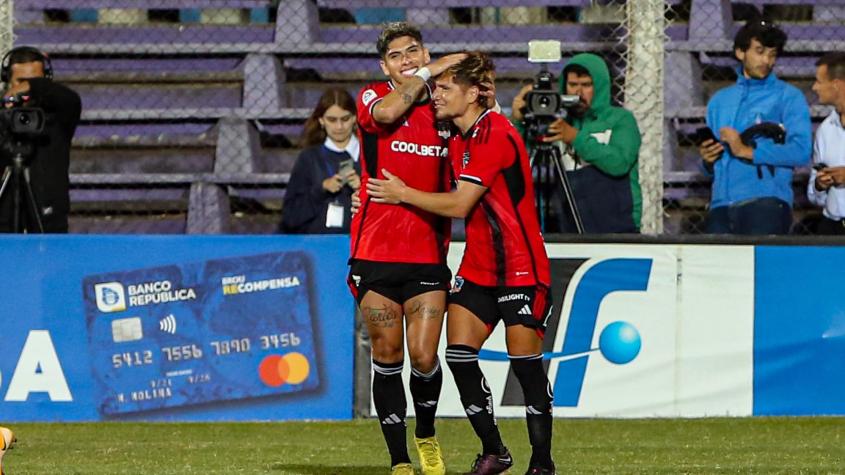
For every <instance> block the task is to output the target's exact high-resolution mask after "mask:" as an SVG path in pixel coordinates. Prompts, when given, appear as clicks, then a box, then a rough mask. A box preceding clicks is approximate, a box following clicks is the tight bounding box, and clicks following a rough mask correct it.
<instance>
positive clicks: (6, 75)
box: [0, 46, 53, 84]
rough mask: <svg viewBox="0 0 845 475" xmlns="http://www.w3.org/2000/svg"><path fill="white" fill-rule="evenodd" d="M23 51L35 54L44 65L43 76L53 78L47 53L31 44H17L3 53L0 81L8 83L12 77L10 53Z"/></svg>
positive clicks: (51, 65) (0, 64)
mask: <svg viewBox="0 0 845 475" xmlns="http://www.w3.org/2000/svg"><path fill="white" fill-rule="evenodd" d="M24 52H29V53H33V54H35V55H37V56H38V57H39V59H38V60H36V61H41V64H43V65H44V77H45V78H47V79H53V64H52V63H50V57H49V56H47V54H45V53H43V52H42V51H41V50H40V49H38V48H35V47H33V46H18V47H16V48H12V49H10V50H9V51H8V52H7V53H6V54H5V55H3V61H2V62H0V82H2V83H4V84H9V81H10V80H11V79H12V55H13V54H16V53H24Z"/></svg>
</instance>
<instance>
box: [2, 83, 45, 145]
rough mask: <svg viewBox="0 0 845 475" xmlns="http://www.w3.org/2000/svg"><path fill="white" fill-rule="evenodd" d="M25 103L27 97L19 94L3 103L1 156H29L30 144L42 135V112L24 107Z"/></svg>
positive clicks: (43, 118) (43, 119)
mask: <svg viewBox="0 0 845 475" xmlns="http://www.w3.org/2000/svg"><path fill="white" fill-rule="evenodd" d="M27 101H28V97H27V96H24V95H20V94H19V95H17V96H14V97H11V98H7V99H5V100H4V101H3V102H4V103H3V106H4V107H3V108H2V109H0V152H2V154H3V155H11V156H14V155H23V156H28V155H31V154H32V145H31V143H30V142H31V141H32V140H33V139H35V138H37V137H39V136H41V135H43V134H44V122H45V116H44V111H43V110H42V109H39V108H37V107H25V106H24V104H26V102H27ZM9 105H11V108H10V107H9Z"/></svg>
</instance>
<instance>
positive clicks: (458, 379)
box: [446, 345, 505, 455]
mask: <svg viewBox="0 0 845 475" xmlns="http://www.w3.org/2000/svg"><path fill="white" fill-rule="evenodd" d="M446 363H447V364H448V365H449V369H450V370H451V371H452V375H453V376H454V377H455V384H457V386H458V392H459V393H460V394H461V403H462V404H463V406H464V411H466V413H467V418H469V422H470V424H472V428H473V429H474V430H475V433H476V435H478V437H479V438H480V439H481V444H482V451H483V452H484V453H485V454H497V455H500V454H503V453H505V445H504V444H503V443H502V437H501V436H500V435H499V427H498V426H497V425H496V418H495V416H494V415H493V395H492V394H490V386H488V385H487V380H486V379H485V378H484V373H482V372H481V368H480V367H479V366H478V350H476V349H474V348H472V347H469V346H465V345H449V346H447V347H446Z"/></svg>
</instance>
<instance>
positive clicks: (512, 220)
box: [367, 52, 555, 475]
mask: <svg viewBox="0 0 845 475" xmlns="http://www.w3.org/2000/svg"><path fill="white" fill-rule="evenodd" d="M493 68H494V67H493V63H492V61H491V60H490V58H489V57H488V56H487V55H486V54H484V53H480V52H474V53H469V54H468V56H467V57H466V59H464V60H462V61H461V62H460V63H458V64H457V65H454V66H452V67H450V68H448V69H447V70H446V71H445V72H444V73H443V74H442V75H440V76H439V77H437V80H436V85H437V88H436V89H435V92H434V105H435V109H436V111H437V118H438V119H440V120H451V121H452V123H453V124H454V125H455V127H456V129H457V133H455V134H453V136H452V137H451V138H450V139H449V157H450V161H451V163H452V169H453V173H454V176H456V177H457V180H458V181H457V185H456V187H455V189H454V190H452V191H445V192H432V191H427V190H420V189H418V188H416V187H414V186H413V185H411V184H409V183H406V182H405V181H404V180H403V179H401V178H400V177H398V176H396V175H394V174H393V173H391V171H390V170H388V169H383V170H382V173H383V174H384V176H385V179H371V180H370V181H369V183H368V184H367V191H368V193H369V194H370V196H371V199H372V200H373V201H376V202H379V203H388V204H393V205H395V206H397V207H405V206H408V205H410V206H414V207H416V208H418V209H420V210H423V211H427V212H430V213H435V214H438V215H441V216H444V217H450V218H466V250H465V252H464V256H463V260H462V261H461V267H460V269H459V271H458V273H457V276H456V277H455V287H454V288H453V289H452V291H451V293H450V295H449V311H448V315H449V317H448V321H447V324H446V334H447V340H448V346H447V348H446V362H447V363H448V365H449V368H450V369H451V370H452V374H453V375H454V377H455V383H456V384H457V386H458V391H459V392H460V394H461V402H462V404H463V406H464V409H465V410H466V413H467V415H468V417H469V420H470V423H471V424H472V427H473V429H474V430H475V433H476V434H477V435H478V437H479V438H480V439H481V442H482V453H481V454H479V455H478V457H477V458H476V460H475V463H473V466H472V472H471V473H472V474H478V475H487V474H496V473H502V472H504V471H506V470H508V469H509V468H510V467H511V466H512V465H513V459H512V457H511V455H510V452H509V451H508V449H507V448H506V447H505V445H504V443H503V442H502V438H501V436H500V434H499V430H498V427H497V426H496V420H495V417H494V415H493V398H492V395H491V392H490V389H489V386H488V385H487V381H486V379H485V377H484V374H483V373H482V371H481V368H480V367H479V364H478V352H479V350H480V349H481V346H482V345H483V344H484V342H485V341H486V340H487V338H488V337H489V336H490V334H491V332H492V331H493V328H495V326H496V325H497V324H498V323H499V320H503V321H504V324H505V327H506V339H507V347H508V356H509V359H510V362H511V367H512V368H513V371H514V373H515V374H516V377H517V378H518V379H519V382H520V385H521V386H522V391H523V394H524V395H525V411H526V418H527V423H528V436H529V439H530V441H531V446H532V449H533V451H532V455H531V461H530V464H529V469H528V472H527V473H528V474H552V473H554V472H555V466H554V462H553V461H552V458H551V442H552V399H553V398H552V391H551V385H550V384H549V381H548V378H547V377H546V372H545V370H544V368H543V359H542V358H543V356H542V351H541V350H542V342H543V335H544V332H545V325H546V320H547V317H548V315H549V314H550V313H551V302H550V300H549V286H550V283H551V277H550V271H549V259H548V257H547V256H546V251H545V245H544V242H543V237H542V235H541V233H540V225H539V223H538V220H537V210H536V207H535V205H534V199H533V196H534V192H533V184H532V178H531V168H530V165H529V163H528V156H527V154H526V151H525V145H524V144H523V142H522V139H521V137H520V135H519V132H517V130H516V129H515V128H514V127H513V126H512V125H511V124H510V122H509V121H508V119H507V118H506V117H504V116H502V115H501V114H498V113H496V112H494V111H492V110H490V109H489V103H488V102H489V98H488V97H485V95H484V93H485V92H486V91H485V89H486V88H487V87H488V86H487V85H488V84H489V83H490V81H491V78H492V76H493V70H494V69H493Z"/></svg>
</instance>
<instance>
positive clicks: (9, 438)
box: [0, 427, 16, 475]
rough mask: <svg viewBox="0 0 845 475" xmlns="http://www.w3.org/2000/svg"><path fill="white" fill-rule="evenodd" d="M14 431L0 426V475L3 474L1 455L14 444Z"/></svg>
mask: <svg viewBox="0 0 845 475" xmlns="http://www.w3.org/2000/svg"><path fill="white" fill-rule="evenodd" d="M15 440H16V439H15V433H14V432H12V431H10V430H9V429H7V428H5V427H0V475H3V455H5V454H6V451H7V450H9V449H11V448H12V446H13V445H15Z"/></svg>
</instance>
